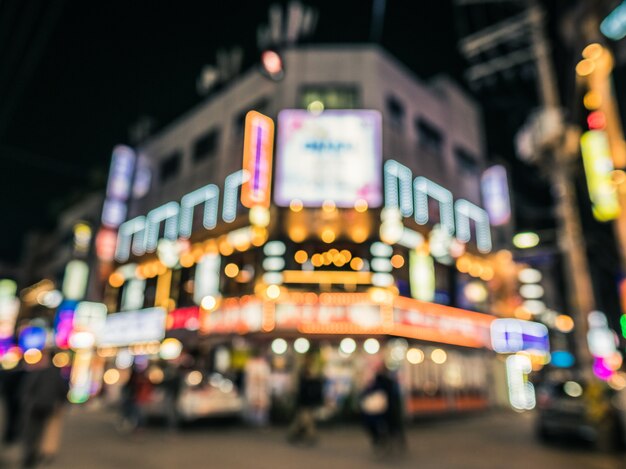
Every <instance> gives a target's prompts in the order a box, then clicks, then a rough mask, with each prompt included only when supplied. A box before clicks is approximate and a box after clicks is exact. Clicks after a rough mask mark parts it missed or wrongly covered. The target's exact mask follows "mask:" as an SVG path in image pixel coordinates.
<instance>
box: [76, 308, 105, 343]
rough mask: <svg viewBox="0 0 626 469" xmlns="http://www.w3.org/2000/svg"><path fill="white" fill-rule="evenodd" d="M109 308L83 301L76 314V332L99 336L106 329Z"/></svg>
mask: <svg viewBox="0 0 626 469" xmlns="http://www.w3.org/2000/svg"><path fill="white" fill-rule="evenodd" d="M106 317H107V307H106V305H104V304H103V303H94V302H92V301H81V302H80V303H78V306H77V307H76V312H75V313H74V330H75V331H86V332H91V333H92V334H94V335H96V336H97V335H98V334H100V333H101V332H102V330H103V329H104V325H105V323H106Z"/></svg>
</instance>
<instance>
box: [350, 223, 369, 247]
mask: <svg viewBox="0 0 626 469" xmlns="http://www.w3.org/2000/svg"><path fill="white" fill-rule="evenodd" d="M368 235H369V232H368V230H367V228H364V227H362V226H355V227H354V228H352V230H351V231H350V237H351V238H352V241H354V242H355V243H362V242H363V241H365V240H366V239H367V237H368Z"/></svg>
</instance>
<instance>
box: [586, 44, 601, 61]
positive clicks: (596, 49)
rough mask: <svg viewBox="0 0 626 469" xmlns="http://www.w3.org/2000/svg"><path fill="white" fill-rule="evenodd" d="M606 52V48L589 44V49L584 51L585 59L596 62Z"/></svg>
mask: <svg viewBox="0 0 626 469" xmlns="http://www.w3.org/2000/svg"><path fill="white" fill-rule="evenodd" d="M603 52H604V47H602V46H601V45H600V44H598V43H597V42H594V43H593V44H589V45H588V46H587V47H585V48H584V49H583V54H582V55H583V57H584V58H585V59H589V60H596V59H598V58H600V56H601V55H602V53H603Z"/></svg>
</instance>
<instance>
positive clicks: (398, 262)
mask: <svg viewBox="0 0 626 469" xmlns="http://www.w3.org/2000/svg"><path fill="white" fill-rule="evenodd" d="M391 265H392V266H393V267H394V268H396V269H399V268H400V267H402V266H403V265H404V257H402V256H401V255H400V254H394V255H393V256H391Z"/></svg>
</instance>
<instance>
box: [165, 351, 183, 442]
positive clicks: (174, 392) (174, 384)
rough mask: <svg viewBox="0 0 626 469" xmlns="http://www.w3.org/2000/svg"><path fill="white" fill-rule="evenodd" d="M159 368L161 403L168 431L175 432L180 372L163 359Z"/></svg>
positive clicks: (177, 416)
mask: <svg viewBox="0 0 626 469" xmlns="http://www.w3.org/2000/svg"><path fill="white" fill-rule="evenodd" d="M161 369H162V370H163V381H162V382H161V387H162V389H163V392H164V399H163V405H164V407H165V417H166V420H167V427H168V429H169V430H170V432H175V431H176V430H177V429H178V424H179V415H178V398H179V396H180V389H181V378H180V373H179V372H178V368H177V367H175V366H174V365H172V364H171V363H167V362H165V361H163V362H162V368H161Z"/></svg>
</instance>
